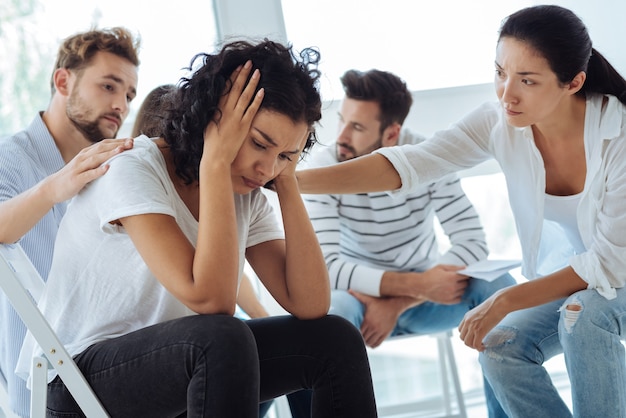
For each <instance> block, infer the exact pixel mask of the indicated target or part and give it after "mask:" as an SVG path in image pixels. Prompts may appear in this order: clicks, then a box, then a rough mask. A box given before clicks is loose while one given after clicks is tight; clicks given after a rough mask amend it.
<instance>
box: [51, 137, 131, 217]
mask: <svg viewBox="0 0 626 418" xmlns="http://www.w3.org/2000/svg"><path fill="white" fill-rule="evenodd" d="M132 147H133V140H132V139H131V138H126V139H105V140H103V141H100V142H98V143H96V144H93V145H90V146H89V147H87V148H84V149H83V150H81V151H80V152H79V153H78V154H76V156H75V157H74V158H72V160H71V161H70V162H69V163H67V165H66V166H65V167H63V168H62V169H60V170H59V171H57V172H56V173H54V174H52V175H50V176H49V177H47V178H46V179H45V180H44V181H43V184H42V186H43V188H44V190H45V194H46V196H48V199H49V201H50V203H51V206H52V205H55V204H57V203H60V202H64V201H66V200H68V199H71V198H72V197H74V196H75V195H76V194H78V192H80V191H81V190H82V188H83V187H85V185H87V184H88V183H90V182H92V181H94V180H95V179H97V178H98V177H100V176H102V175H103V174H104V173H106V172H107V170H108V168H109V166H108V165H106V164H104V163H105V162H106V161H107V160H108V159H109V158H111V157H113V156H115V155H117V154H119V153H121V152H122V151H125V150H128V149H131V148H132Z"/></svg>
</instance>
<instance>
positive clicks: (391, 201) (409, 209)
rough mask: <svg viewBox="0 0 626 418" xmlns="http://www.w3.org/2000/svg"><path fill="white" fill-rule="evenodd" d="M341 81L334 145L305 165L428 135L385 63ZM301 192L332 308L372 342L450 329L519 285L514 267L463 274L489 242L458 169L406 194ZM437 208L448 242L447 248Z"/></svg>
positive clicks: (331, 161)
mask: <svg viewBox="0 0 626 418" xmlns="http://www.w3.org/2000/svg"><path fill="white" fill-rule="evenodd" d="M341 82H342V84H343V87H344V91H345V94H346V97H345V98H344V100H343V102H342V104H341V108H340V111H339V120H340V125H339V130H338V137H337V141H336V144H335V146H334V147H327V148H324V149H321V151H319V152H317V153H313V154H312V155H311V156H309V157H308V159H307V161H306V162H305V165H306V167H319V166H324V165H330V164H335V163H337V162H341V161H346V160H349V159H352V158H356V157H358V156H361V155H365V154H368V153H370V152H372V151H374V150H376V149H378V148H380V147H387V146H394V145H403V144H412V143H416V142H420V141H422V140H423V139H424V138H423V137H421V136H419V135H416V134H414V133H411V132H409V131H408V130H406V129H403V128H402V124H403V122H404V119H405V118H406V116H407V115H408V113H409V110H410V107H411V105H412V96H411V93H410V92H409V91H408V89H407V87H406V84H405V83H404V82H403V81H402V80H401V79H400V78H399V77H397V76H396V75H394V74H391V73H388V72H383V71H379V70H370V71H368V72H359V71H355V70H350V71H348V72H346V73H345V74H344V75H343V76H342V78H341ZM304 198H305V203H306V205H307V209H308V211H309V215H310V218H311V221H312V223H313V227H314V228H315V231H316V233H317V236H318V239H319V242H320V245H321V247H322V250H323V252H324V256H325V258H326V263H327V266H328V270H329V275H330V280H331V286H332V288H333V289H334V290H333V293H332V300H331V309H330V313H332V314H336V315H340V316H342V317H344V318H346V319H348V320H349V321H351V322H352V323H353V324H354V325H355V326H356V327H357V328H360V330H361V333H362V335H363V338H364V339H365V342H366V343H367V345H369V346H370V347H377V346H378V345H380V344H381V343H382V342H383V341H384V340H385V339H386V338H388V337H389V336H390V335H401V334H430V333H434V332H441V331H444V330H449V329H452V328H454V327H456V326H458V324H459V322H460V321H461V319H462V318H463V315H464V314H465V313H466V312H467V311H469V310H470V309H472V308H473V307H474V306H477V305H479V304H480V303H481V302H482V301H484V300H485V299H487V298H488V297H489V296H490V295H491V294H493V293H494V292H495V291H497V290H498V289H501V288H503V287H505V286H509V285H511V284H514V283H515V281H514V279H513V278H512V277H511V276H510V275H509V274H506V275H504V276H502V277H500V278H498V279H496V280H494V281H492V282H488V281H484V280H480V279H474V278H470V277H467V276H464V275H461V274H458V273H457V271H458V270H460V269H462V268H463V267H464V266H467V265H469V264H471V263H474V262H476V261H479V260H482V259H485V258H487V255H488V249H487V244H486V240H485V234H484V232H483V228H482V226H481V223H480V220H479V217H478V214H477V212H476V210H475V209H474V207H473V206H472V204H471V203H470V201H469V200H468V198H467V197H466V195H465V193H464V192H463V189H462V188H461V184H460V181H459V178H458V177H457V176H456V175H452V176H446V177H444V178H441V179H440V180H439V181H437V182H435V183H432V184H428V185H425V186H423V187H420V188H418V189H416V190H414V191H413V192H412V193H411V194H408V195H403V196H394V195H389V194H387V193H369V194H356V195H305V196H304ZM435 216H436V217H437V219H438V220H439V223H440V224H441V227H442V229H443V231H444V232H445V234H446V235H447V236H448V238H449V240H450V244H451V247H450V249H449V250H448V251H447V252H446V253H445V254H443V255H441V254H440V252H439V248H438V245H437V237H436V232H435V224H434V221H435Z"/></svg>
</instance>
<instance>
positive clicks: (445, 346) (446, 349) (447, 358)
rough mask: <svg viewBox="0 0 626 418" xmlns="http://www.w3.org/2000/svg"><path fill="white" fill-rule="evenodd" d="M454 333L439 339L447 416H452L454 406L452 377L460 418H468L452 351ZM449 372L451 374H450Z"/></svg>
mask: <svg viewBox="0 0 626 418" xmlns="http://www.w3.org/2000/svg"><path fill="white" fill-rule="evenodd" d="M451 338H452V332H451V331H448V332H446V333H445V334H441V335H439V336H438V338H437V346H438V349H439V360H440V361H439V363H440V367H441V374H442V382H443V390H444V395H443V396H444V401H445V405H446V414H447V415H450V416H451V415H452V410H451V408H452V406H451V402H450V384H449V381H448V378H449V376H451V377H452V384H453V386H454V393H455V395H456V404H457V407H458V408H459V414H458V416H459V417H460V418H467V411H466V408H465V398H464V396H463V390H462V389H461V381H460V379H459V370H458V368H457V366H456V360H455V358H454V350H453V349H452V341H451ZM448 371H449V372H450V373H449V374H448Z"/></svg>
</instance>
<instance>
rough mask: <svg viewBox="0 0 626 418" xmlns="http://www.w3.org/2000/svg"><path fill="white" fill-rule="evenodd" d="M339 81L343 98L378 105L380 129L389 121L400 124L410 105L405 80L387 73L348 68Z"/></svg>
mask: <svg viewBox="0 0 626 418" xmlns="http://www.w3.org/2000/svg"><path fill="white" fill-rule="evenodd" d="M341 84H342V85H343V90H344V92H345V94H346V97H348V98H350V99H354V100H364V101H372V102H376V103H378V104H379V106H380V130H381V132H382V131H384V130H385V129H386V128H387V127H388V126H389V125H391V124H392V123H399V124H400V125H402V124H403V123H404V120H405V119H406V117H407V115H408V114H409V110H411V105H412V104H413V96H412V95H411V92H410V91H409V89H408V88H407V86H406V83H405V82H404V81H403V80H402V79H401V78H400V77H398V76H397V75H395V74H392V73H390V72H386V71H380V70H375V69H374V70H369V71H366V72H363V71H357V70H348V71H346V72H345V73H344V75H343V76H342V77H341Z"/></svg>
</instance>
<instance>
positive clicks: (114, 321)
mask: <svg viewBox="0 0 626 418" xmlns="http://www.w3.org/2000/svg"><path fill="white" fill-rule="evenodd" d="M234 199H235V210H236V213H237V225H238V235H239V262H240V277H241V273H242V271H243V266H244V260H245V258H244V257H245V254H244V253H245V249H246V247H249V246H253V245H256V244H259V243H261V242H265V241H269V240H274V239H283V238H284V233H283V231H282V228H281V227H280V225H279V223H278V219H277V217H276V216H275V213H274V211H273V209H272V207H271V205H270V204H269V203H268V202H267V200H266V198H265V196H264V195H263V193H261V191H260V190H255V191H253V192H252V193H249V194H246V195H237V194H236V195H234ZM147 213H159V214H166V215H171V216H173V217H174V218H175V219H176V222H177V223H178V225H180V227H181V229H182V231H183V233H184V234H185V235H186V236H187V238H188V239H189V241H190V242H191V243H193V244H194V245H195V243H196V237H197V234H198V222H197V221H196V220H195V218H194V217H193V215H192V214H191V212H189V210H188V209H187V207H186V206H185V204H184V203H183V201H182V200H181V199H180V197H179V196H178V193H177V192H176V189H175V188H174V184H173V183H172V182H171V180H170V178H169V175H168V173H167V169H166V165H165V160H164V159H163V156H162V154H161V152H160V151H159V149H158V148H157V146H156V144H155V143H154V142H153V141H152V140H151V139H149V138H147V137H145V136H141V137H138V138H136V139H135V144H134V147H133V149H132V150H128V151H125V152H123V153H122V154H119V155H117V156H116V157H114V158H112V159H111V160H110V168H109V170H108V172H107V173H106V175H104V176H103V177H101V178H99V179H98V180H96V181H94V182H93V183H91V184H90V185H88V186H87V187H86V188H85V189H84V190H83V191H82V192H81V193H80V194H78V195H77V196H76V197H75V198H74V199H73V200H72V202H71V203H70V204H69V206H68V209H67V213H66V215H65V217H64V218H63V221H62V222H61V225H60V227H59V233H58V235H57V240H56V244H55V251H54V257H53V261H52V268H51V270H50V274H49V277H48V283H47V285H46V291H45V293H44V295H43V296H42V299H41V301H40V302H39V306H40V309H41V310H42V312H43V313H44V315H45V316H46V318H48V321H49V322H50V324H51V326H52V327H53V329H54V330H55V332H56V333H57V335H58V336H59V339H60V340H61V342H62V343H63V344H64V345H65V347H66V348H67V350H68V351H69V353H70V354H71V355H72V356H75V355H77V354H79V353H81V352H82V351H83V350H85V349H86V348H87V347H89V346H91V345H93V344H94V343H96V342H99V341H103V340H106V339H110V338H115V337H118V336H121V335H124V334H127V333H129V332H132V331H135V330H138V329H141V328H144V327H146V326H149V325H153V324H157V323H160V322H164V321H167V320H170V319H174V318H179V317H183V316H186V315H192V314H194V313H193V311H191V310H190V309H189V308H187V307H186V306H185V305H184V304H183V303H181V302H180V301H179V300H178V299H176V298H175V297H174V296H172V294H170V293H169V292H168V291H167V290H166V289H165V288H164V287H163V286H162V285H161V283H160V282H159V281H158V280H157V279H156V278H155V277H154V276H153V275H152V273H151V272H150V270H149V269H148V267H147V266H146V264H145V262H144V260H143V259H142V258H141V256H140V255H139V253H138V252H137V250H136V249H135V247H134V245H133V243H132V241H131V239H130V237H129V236H128V235H127V234H126V232H125V231H124V229H123V228H122V227H119V226H115V225H112V224H110V223H109V222H111V221H114V220H117V219H119V218H121V217H126V216H132V215H139V214H147ZM40 353H41V350H40V348H39V347H38V346H37V344H36V343H35V341H34V339H33V338H32V335H31V334H30V333H29V334H28V335H27V338H26V340H25V342H24V345H23V347H22V351H21V355H20V360H19V362H18V366H17V368H16V371H17V372H18V373H19V374H20V375H28V373H29V367H30V359H31V358H32V356H33V355H35V354H37V355H38V354H40ZM55 375H56V374H55V373H54V372H51V373H50V375H49V378H50V379H52V378H54V376H55Z"/></svg>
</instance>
